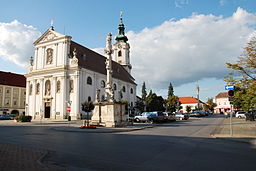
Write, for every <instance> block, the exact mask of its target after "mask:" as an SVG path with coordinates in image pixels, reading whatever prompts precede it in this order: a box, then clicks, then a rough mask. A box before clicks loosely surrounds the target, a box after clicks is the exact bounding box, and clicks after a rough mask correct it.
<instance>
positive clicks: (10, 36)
mask: <svg viewBox="0 0 256 171" xmlns="http://www.w3.org/2000/svg"><path fill="white" fill-rule="evenodd" d="M0 35H1V36H0V58H1V59H3V60H8V61H11V62H13V63H15V64H17V65H19V66H22V67H25V66H26V65H27V63H28V58H29V56H33V52H34V48H33V42H34V41H35V40H36V39H37V38H38V37H39V36H40V32H39V31H37V30H36V29H35V28H34V27H33V26H28V25H25V24H22V23H20V22H19V21H17V20H14V21H12V22H10V23H3V22H0Z"/></svg>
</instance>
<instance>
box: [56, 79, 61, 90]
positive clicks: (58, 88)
mask: <svg viewBox="0 0 256 171" xmlns="http://www.w3.org/2000/svg"><path fill="white" fill-rule="evenodd" d="M56 89H57V90H56V91H57V93H59V92H60V81H59V80H58V81H57V87H56Z"/></svg>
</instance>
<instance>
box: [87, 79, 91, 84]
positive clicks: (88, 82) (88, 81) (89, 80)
mask: <svg viewBox="0 0 256 171" xmlns="http://www.w3.org/2000/svg"><path fill="white" fill-rule="evenodd" d="M87 84H89V85H92V78H91V77H87Z"/></svg>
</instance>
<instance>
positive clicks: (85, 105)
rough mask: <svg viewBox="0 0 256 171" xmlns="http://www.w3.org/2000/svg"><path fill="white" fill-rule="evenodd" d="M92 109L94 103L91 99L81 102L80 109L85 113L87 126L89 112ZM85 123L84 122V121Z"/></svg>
mask: <svg viewBox="0 0 256 171" xmlns="http://www.w3.org/2000/svg"><path fill="white" fill-rule="evenodd" d="M93 109H94V104H93V103H92V101H85V102H84V103H82V111H84V112H86V113H87V118H86V120H87V124H86V125H87V126H89V119H90V118H89V112H91V111H92V110H93ZM84 125H85V123H84Z"/></svg>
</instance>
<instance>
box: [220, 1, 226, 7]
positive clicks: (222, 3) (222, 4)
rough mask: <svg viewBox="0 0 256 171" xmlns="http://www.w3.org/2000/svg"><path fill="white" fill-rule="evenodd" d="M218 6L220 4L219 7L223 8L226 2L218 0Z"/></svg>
mask: <svg viewBox="0 0 256 171" xmlns="http://www.w3.org/2000/svg"><path fill="white" fill-rule="evenodd" d="M219 4H220V6H224V5H226V4H227V1H226V0H220V1H219Z"/></svg>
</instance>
